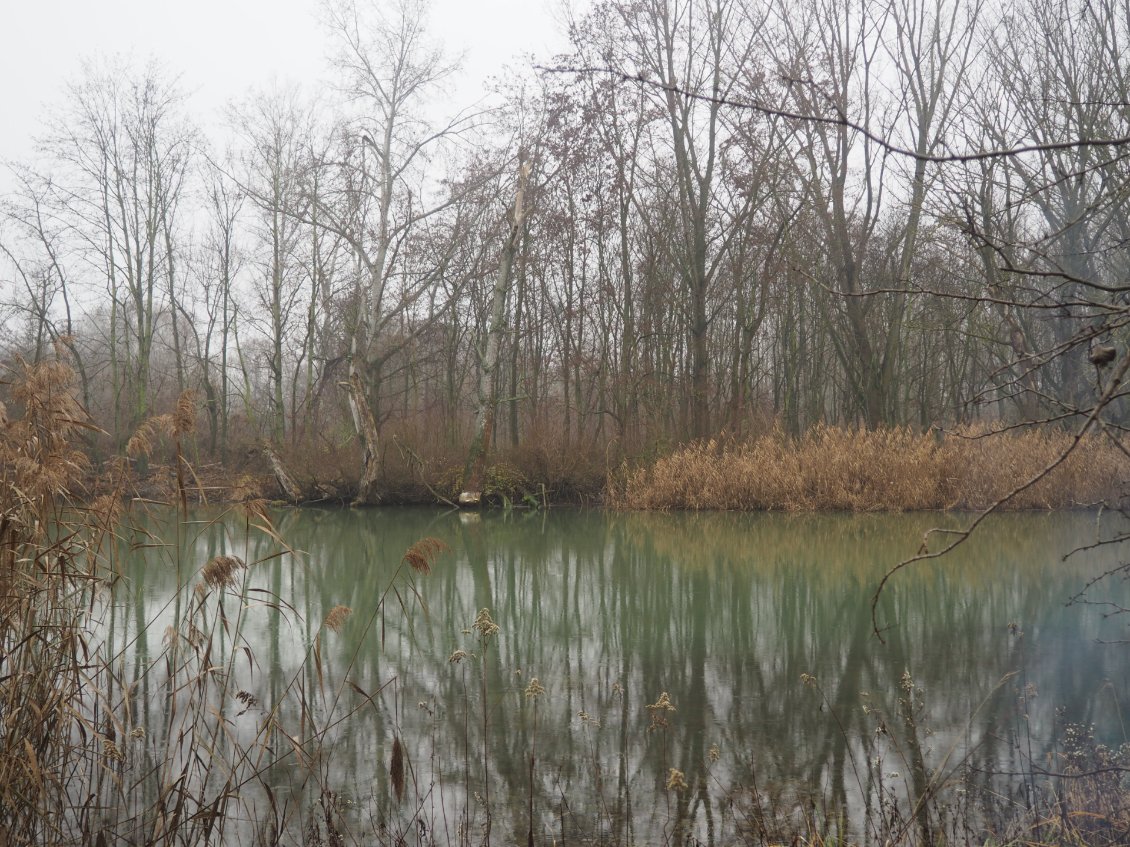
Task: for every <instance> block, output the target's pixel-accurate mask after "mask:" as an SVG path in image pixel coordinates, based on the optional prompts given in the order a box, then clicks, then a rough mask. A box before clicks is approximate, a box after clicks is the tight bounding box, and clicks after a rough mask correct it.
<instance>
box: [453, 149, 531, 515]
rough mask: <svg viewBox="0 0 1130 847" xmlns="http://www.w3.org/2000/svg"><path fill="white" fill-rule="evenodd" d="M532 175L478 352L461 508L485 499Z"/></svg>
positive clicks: (523, 175) (525, 170)
mask: <svg viewBox="0 0 1130 847" xmlns="http://www.w3.org/2000/svg"><path fill="white" fill-rule="evenodd" d="M529 175H530V166H529V165H528V164H523V165H522V166H521V168H520V169H519V171H518V190H517V193H516V194H515V197H514V215H513V218H512V219H511V222H510V233H509V235H508V237H507V239H506V243H505V244H503V245H502V256H501V260H500V262H499V266H498V276H497V277H495V280H494V294H493V297H492V299H491V309H490V328H489V329H488V330H487V335H486V339H485V344H484V346H483V348H482V349H481V350H480V351H479V362H480V367H479V389H478V397H477V400H478V410H477V411H476V413H475V434H474V436H473V437H472V439H471V446H470V449H469V450H468V451H467V464H466V465H465V466H464V468H463V491H462V492H461V493H460V495H459V505H461V506H477V505H478V504H479V503H480V502H481V501H482V498H483V475H484V469H485V467H486V457H487V453H488V452H489V451H490V434H491V431H492V430H493V429H494V409H495V405H496V404H497V398H496V397H495V393H496V389H495V385H496V382H495V378H494V377H495V372H496V371H497V370H498V352H499V348H500V347H501V346H502V343H501V342H502V333H503V331H504V329H505V320H506V294H507V292H508V290H509V288H510V271H511V269H512V268H513V266H514V254H515V253H516V252H517V251H518V244H519V241H520V238H521V233H522V226H523V224H524V223H525V209H524V207H523V200H524V195H525V190H526V180H527V178H528V177H529Z"/></svg>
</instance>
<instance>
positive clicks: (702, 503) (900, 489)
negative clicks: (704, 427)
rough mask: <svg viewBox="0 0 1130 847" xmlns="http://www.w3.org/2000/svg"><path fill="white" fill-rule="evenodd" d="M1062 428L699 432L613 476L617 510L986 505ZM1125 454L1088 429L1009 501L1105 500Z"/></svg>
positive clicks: (1054, 448)
mask: <svg viewBox="0 0 1130 847" xmlns="http://www.w3.org/2000/svg"><path fill="white" fill-rule="evenodd" d="M1072 443H1073V436H1072V435H1071V434H1070V433H1066V432H1063V431H1059V430H1047V429H1039V430H1037V429H1029V430H1023V431H1021V430H1014V431H1009V432H1002V433H989V432H986V431H978V430H966V431H962V432H957V433H951V434H949V435H948V436H947V437H945V438H938V437H936V436H935V435H934V434H932V433H925V434H923V433H917V432H914V431H912V430H910V429H888V430H853V429H842V428H837V427H830V426H818V427H814V428H813V429H812V430H810V431H809V432H808V433H806V434H805V435H803V436H801V437H799V438H791V437H788V436H785V435H783V434H782V433H780V432H774V433H771V434H769V435H766V436H763V437H761V438H758V439H755V440H753V441H750V442H747V443H737V444H720V443H719V442H717V441H707V442H700V443H696V444H691V445H689V446H687V447H684V448H683V449H681V450H678V451H676V452H675V453H673V454H671V455H669V456H666V457H664V458H661V459H659V460H658V461H656V462H655V463H654V464H653V465H651V466H649V467H643V468H638V469H626V470H624V471H623V472H622V473H621V474H620V475H619V476H618V477H617V478H616V479H614V480H612V481H610V482H609V485H608V488H607V490H606V502H607V503H608V504H609V505H611V506H613V507H614V508H619V509H637V510H649V509H690V510H698V509H717V510H738V511H757V510H766V511H772V510H778V511H792V512H798V511H816V510H829V511H856V512H875V511H914V510H923V509H983V508H986V507H988V506H990V505H992V504H993V503H995V502H996V501H997V500H999V499H1001V498H1002V497H1004V496H1006V495H1007V494H1009V493H1010V492H1012V491H1013V490H1015V489H1016V488H1018V487H1020V486H1021V485H1022V484H1023V483H1025V482H1027V481H1029V480H1030V479H1033V478H1035V477H1036V476H1037V475H1038V474H1039V473H1040V472H1041V471H1042V470H1043V469H1045V468H1047V467H1048V466H1050V465H1051V464H1052V463H1053V462H1054V461H1055V460H1056V459H1057V458H1058V457H1060V456H1061V455H1063V454H1064V453H1065V452H1066V451H1068V450H1069V449H1070V448H1071V447H1072ZM1128 472H1130V460H1128V459H1127V457H1126V455H1125V454H1124V453H1123V452H1122V451H1121V449H1120V445H1118V444H1115V443H1113V441H1112V440H1111V439H1110V438H1107V437H1106V436H1088V437H1086V438H1084V439H1083V440H1082V441H1080V443H1079V444H1078V446H1076V447H1075V449H1074V450H1073V451H1072V452H1071V454H1070V455H1069V456H1068V457H1067V459H1066V460H1065V461H1063V462H1062V463H1061V464H1060V465H1058V466H1057V467H1056V468H1055V469H1054V470H1052V471H1051V472H1050V473H1049V474H1047V476H1045V477H1044V478H1042V479H1040V480H1039V482H1037V483H1036V484H1034V485H1032V486H1031V487H1029V488H1026V489H1025V490H1023V491H1021V492H1019V493H1018V494H1016V496H1014V497H1012V498H1011V499H1010V500H1009V501H1008V502H1007V503H1006V504H1005V506H1004V508H1008V509H1063V508H1076V507H1082V506H1090V505H1094V504H1097V503H1100V502H1103V501H1110V500H1112V499H1113V498H1117V497H1119V496H1120V495H1121V493H1122V488H1123V483H1124V481H1125V480H1126V479H1128V478H1130V473H1128Z"/></svg>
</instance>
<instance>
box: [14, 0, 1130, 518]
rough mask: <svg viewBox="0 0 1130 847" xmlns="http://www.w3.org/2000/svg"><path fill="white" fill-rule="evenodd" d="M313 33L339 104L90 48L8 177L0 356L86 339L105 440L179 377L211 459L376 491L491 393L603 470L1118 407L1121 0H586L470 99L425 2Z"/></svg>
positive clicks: (165, 398) (464, 428)
mask: <svg viewBox="0 0 1130 847" xmlns="http://www.w3.org/2000/svg"><path fill="white" fill-rule="evenodd" d="M324 20H325V27H324V30H323V32H321V33H318V34H316V35H315V34H312V39H313V38H317V39H322V38H324V39H326V43H327V44H329V45H330V46H329V52H330V54H331V55H332V57H333V58H332V66H333V70H334V74H335V76H334V79H335V85H334V86H333V88H332V90H318V91H311V90H307V91H301V90H266V91H256V92H232V105H231V107H230V109H229V110H228V112H227V114H226V115H225V117H224V122H223V123H224V125H223V127H222V128H216V127H212V128H210V129H208V130H206V129H205V128H204V127H205V124H203V123H202V116H196V115H192V114H190V113H189V110H188V106H187V102H188V101H187V98H186V96H185V94H184V92H183V90H182V89H181V87H180V86H179V84H178V82H177V78H176V69H169V68H163V67H160V66H159V65H137V64H122V63H120V62H112V61H109V60H101V59H92V60H91V61H90V63H89V64H88V65H87V66H86V69H85V71H84V73H83V74H82V75H81V77H80V78H78V79H76V80H75V81H74V82H72V83H71V84H70V85H69V86H68V87H67V89H66V90H65V91H63V92H60V96H59V100H58V102H57V105H56V107H55V109H54V111H53V112H52V114H51V117H50V119H49V120H48V121H47V122H46V124H45V127H44V131H43V135H42V138H41V139H40V141H39V144H38V145H37V147H38V155H37V156H36V158H35V159H34V160H33V161H28V162H19V163H9V165H8V170H9V174H10V178H9V179H8V180H7V184H8V185H9V186H11V190H10V191H9V192H8V193H7V194H6V195H5V196H4V197H3V200H2V206H0V301H2V302H0V320H2V321H3V326H4V327H5V336H4V337H5V339H6V340H5V341H4V343H3V348H4V349H3V350H2V351H0V355H3V356H4V357H6V358H8V359H13V358H14V357H16V356H20V357H23V358H24V359H27V360H38V359H41V358H44V357H50V356H54V355H57V352H56V351H65V353H66V354H67V355H68V356H69V357H70V359H71V361H72V362H73V364H74V365H75V367H76V369H77V372H78V374H79V380H80V393H81V398H82V401H83V402H84V404H85V406H86V408H87V409H88V410H89V411H90V413H91V415H92V417H93V419H94V420H95V421H96V422H97V423H98V424H99V426H101V427H102V428H103V429H104V430H105V431H106V433H107V435H106V436H105V437H102V438H101V440H100V441H99V443H98V447H99V449H100V450H102V451H104V452H109V451H112V450H117V449H120V448H121V447H122V446H123V445H124V444H125V442H126V440H127V439H128V438H129V436H130V434H131V433H132V431H133V430H134V428H136V427H137V426H138V425H139V424H140V423H141V422H142V421H143V420H144V419H145V418H146V417H147V416H149V415H152V414H156V413H160V412H163V411H166V410H168V409H169V408H171V407H172V405H173V404H174V403H175V400H176V398H177V396H178V395H179V394H180V393H181V392H183V391H184V390H186V389H193V390H195V391H196V392H197V395H198V398H199V402H200V404H201V406H202V410H203V415H202V420H204V421H205V422H206V425H205V437H204V438H203V439H202V440H201V449H202V450H203V451H204V452H205V454H206V456H207V457H209V458H215V459H216V460H219V461H225V462H227V461H231V460H232V458H233V457H241V456H244V455H245V454H246V452H247V450H248V449H249V448H252V447H255V446H256V445H267V446H268V447H269V448H270V449H274V450H281V451H283V452H284V453H286V454H288V455H297V454H306V455H314V456H318V455H329V454H335V455H340V456H343V457H345V458H344V459H342V464H343V466H347V467H349V468H351V469H352V473H353V479H352V484H353V485H354V486H355V494H356V498H357V500H358V501H360V502H372V501H374V500H375V499H377V497H378V492H379V488H380V485H381V474H382V467H383V465H384V464H385V463H387V462H388V461H390V457H392V458H394V459H397V460H399V461H414V462H415V461H424V460H425V459H427V458H429V457H433V458H440V457H450V456H455V457H459V459H460V461H459V464H461V459H462V457H463V456H464V455H466V451H467V448H468V445H469V444H470V443H471V441H472V438H473V437H476V419H478V420H479V421H480V422H481V421H482V412H483V409H482V406H483V398H484V397H490V398H495V399H494V403H493V405H494V413H493V415H490V416H488V418H489V421H490V426H491V430H492V432H491V433H489V434H488V439H487V440H488V443H493V444H494V445H495V447H496V449H505V450H510V451H522V450H526V451H533V452H538V451H540V453H541V454H543V455H546V456H548V455H550V454H553V455H593V456H598V457H600V461H601V462H604V461H606V460H607V459H608V457H610V456H619V455H635V456H642V455H654V454H655V453H656V452H657V451H662V450H663V449H665V448H666V447H668V446H670V445H673V444H675V443H679V442H682V441H685V440H688V439H693V438H705V437H711V436H714V435H717V434H722V433H725V434H728V435H733V436H736V437H742V436H745V435H749V434H753V433H757V432H761V431H765V430H766V429H768V428H771V427H773V426H779V427H780V428H781V429H783V430H784V431H785V432H787V433H795V434H800V433H802V432H804V431H805V430H806V429H808V428H809V427H810V426H812V425H814V424H816V423H820V422H826V423H832V424H843V425H865V426H868V427H885V426H911V427H914V428H920V429H925V428H928V427H931V426H937V425H940V426H951V425H955V424H960V423H969V422H975V421H989V422H996V421H1003V422H1006V423H1013V422H1026V421H1055V422H1063V423H1066V424H1069V425H1074V424H1077V423H1081V422H1082V420H1083V419H1084V418H1085V417H1086V416H1087V415H1088V414H1090V413H1091V412H1092V410H1093V408H1094V407H1095V404H1096V402H1097V401H1098V400H1099V398H1100V397H1102V398H1103V403H1104V412H1103V415H1104V416H1105V417H1104V420H1106V421H1107V422H1109V423H1111V424H1114V425H1118V424H1120V423H1122V422H1123V419H1124V418H1125V415H1126V409H1125V404H1124V402H1123V401H1122V399H1121V393H1120V390H1119V389H1118V388H1117V387H1116V386H1115V385H1113V384H1112V380H1113V379H1114V376H1118V375H1121V374H1122V373H1124V371H1125V361H1126V360H1125V359H1124V356H1125V352H1126V349H1127V341H1128V339H1127V329H1126V323H1127V317H1128V314H1130V312H1128V309H1127V302H1128V301H1127V294H1128V292H1130V283H1128V282H1127V273H1128V264H1130V262H1128V255H1130V254H1128V253H1127V248H1126V245H1127V243H1128V242H1130V219H1128V217H1127V203H1128V202H1130V201H1128V199H1127V198H1128V196H1130V193H1128V189H1130V167H1128V165H1127V159H1126V152H1127V150H1128V148H1130V76H1128V74H1130V68H1128V63H1127V61H1126V52H1125V50H1126V48H1125V43H1126V39H1127V38H1128V37H1130V9H1128V7H1126V6H1125V5H1124V4H1119V3H1116V2H1113V0H1097V2H1086V3H1085V2H1082V0H1022V2H1019V3H1010V4H993V3H989V2H980V0H863V2H851V3H848V2H844V0H798V2H792V3H789V4H787V5H786V4H783V3H773V2H760V0H634V2H630V3H629V2H600V3H597V4H594V5H593V6H592V7H591V8H590V9H589V10H588V12H587V13H586V14H585V15H584V16H583V17H580V18H577V19H575V20H573V21H572V22H571V25H570V30H569V35H570V41H571V44H572V48H571V51H570V52H569V53H567V54H565V55H561V56H553V57H538V60H537V61H538V62H539V63H540V64H538V65H536V66H534V65H532V66H530V67H529V68H527V69H526V70H525V71H524V72H521V73H518V74H512V75H511V76H509V77H507V78H505V79H503V80H502V81H501V82H500V83H499V84H498V90H497V91H496V92H495V93H494V95H493V96H492V97H490V98H488V100H487V101H484V103H488V104H489V105H483V104H482V103H480V104H468V105H467V106H466V108H464V109H462V110H457V111H453V112H450V113H444V112H442V111H441V110H440V109H439V107H438V106H437V103H438V102H440V101H441V98H439V96H438V95H439V93H440V92H441V91H442V89H443V87H444V86H445V84H447V83H448V82H450V80H451V79H452V78H453V75H455V74H457V73H458V67H457V65H456V64H454V63H453V62H452V61H450V60H449V59H448V58H447V57H446V56H445V55H444V53H443V52H442V50H441V49H440V48H439V47H438V46H437V45H436V44H434V43H433V42H432V41H431V40H430V38H429V36H428V33H427V29H426V24H427V16H426V7H425V6H424V4H423V3H422V2H418V0H402V2H400V3H398V4H395V5H393V6H389V5H388V4H375V3H364V2H361V0H341V2H338V0H335V2H332V3H329V4H327V5H326V7H325V9H324ZM322 46H323V45H322V44H321V42H319V44H318V47H319V48H321V47H322ZM522 165H525V166H528V168H529V177H528V184H527V185H526V186H525V189H524V192H523V194H524V214H516V212H515V211H514V198H515V195H516V190H517V184H518V180H519V174H520V172H521V170H522V167H521V166H522ZM516 222H517V223H518V224H520V227H519V230H520V231H517V232H516V233H512V228H513V227H514V226H515V225H516ZM507 245H510V247H509V248H508V247H507ZM503 262H510V263H511V264H510V265H509V266H508V271H507V272H506V273H500V264H501V263H503ZM500 280H504V281H505V284H504V286H503V287H502V289H501V293H500V288H499V281H500ZM488 340H490V342H491V344H490V345H488V344H487V341H488ZM1111 346H1112V347H1114V348H1115V352H1116V354H1117V357H1118V361H1117V363H1116V364H1115V365H1114V366H1113V367H1110V366H1106V365H1105V364H1104V363H1101V362H1100V363H1099V364H1095V363H1094V362H1096V361H1098V360H1101V359H1102V355H1101V351H1102V350H1104V349H1105V348H1107V347H1111ZM488 351H489V355H488ZM1100 364H1101V365H1103V366H1100ZM484 376H485V377H486V378H487V380H486V381H489V382H490V383H491V385H489V386H488V385H484ZM531 455H532V453H531ZM406 457H407V458H406ZM421 457H424V458H421ZM326 475H327V478H328V477H329V476H331V475H332V474H331V472H330V471H329V470H327V471H326Z"/></svg>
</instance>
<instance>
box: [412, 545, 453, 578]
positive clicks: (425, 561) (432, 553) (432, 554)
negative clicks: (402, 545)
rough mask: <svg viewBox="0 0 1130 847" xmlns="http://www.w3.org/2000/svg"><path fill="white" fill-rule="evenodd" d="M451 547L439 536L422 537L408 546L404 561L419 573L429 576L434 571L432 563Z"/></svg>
mask: <svg viewBox="0 0 1130 847" xmlns="http://www.w3.org/2000/svg"><path fill="white" fill-rule="evenodd" d="M450 549H451V548H450V547H448V546H447V545H446V544H445V543H444V542H442V541H440V540H439V539H438V538H431V537H427V538H421V539H420V540H419V541H417V542H416V543H415V544H413V545H412V546H411V547H409V548H408V551H407V552H406V553H405V554H404V561H405V562H406V563H407V564H408V565H409V566H410V567H411V568H412V570H414V571H416V572H417V573H421V574H423V575H424V576H427V575H428V574H430V573H431V572H432V565H433V564H434V563H435V561H436V559H438V558H439V556H440V554H441V553H446V552H447V551H448V550H450Z"/></svg>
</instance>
